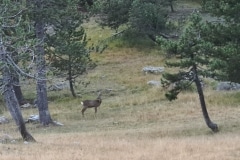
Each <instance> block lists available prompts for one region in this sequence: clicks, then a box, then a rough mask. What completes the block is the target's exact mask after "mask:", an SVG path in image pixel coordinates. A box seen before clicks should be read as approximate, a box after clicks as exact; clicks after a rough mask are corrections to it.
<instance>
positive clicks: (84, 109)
mask: <svg viewBox="0 0 240 160" xmlns="http://www.w3.org/2000/svg"><path fill="white" fill-rule="evenodd" d="M86 109H87V108H85V107H84V108H83V109H82V116H83V117H84V112H85V111H86Z"/></svg>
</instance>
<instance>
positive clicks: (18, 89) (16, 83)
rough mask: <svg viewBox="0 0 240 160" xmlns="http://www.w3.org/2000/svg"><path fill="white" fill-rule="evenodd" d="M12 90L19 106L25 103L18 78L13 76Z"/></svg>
mask: <svg viewBox="0 0 240 160" xmlns="http://www.w3.org/2000/svg"><path fill="white" fill-rule="evenodd" d="M13 89H14V91H15V95H16V97H17V100H18V103H19V104H20V105H23V104H24V103H25V101H24V97H23V94H22V89H21V87H20V85H19V77H18V76H17V77H16V75H14V76H13Z"/></svg>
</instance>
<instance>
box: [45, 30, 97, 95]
mask: <svg viewBox="0 0 240 160" xmlns="http://www.w3.org/2000/svg"><path fill="white" fill-rule="evenodd" d="M62 26H63V25H62ZM67 26H68V25H67ZM67 26H65V27H66V28H64V27H63V28H61V30H59V31H56V34H55V35H53V36H51V37H49V41H48V46H49V56H50V60H51V63H50V65H51V66H52V67H54V68H56V71H55V73H54V74H56V75H61V76H65V77H66V79H67V80H68V81H69V86H70V90H71V93H72V95H73V96H74V97H76V94H75V91H74V82H75V80H76V78H77V77H78V76H80V75H82V74H84V73H86V72H87V70H90V69H93V68H94V67H95V66H96V65H95V63H94V62H92V60H91V59H90V54H89V52H90V50H89V49H87V40H86V34H85V32H84V29H83V28H82V27H78V25H77V26H76V27H78V28H75V27H73V26H74V25H71V27H70V26H68V27H67ZM51 48H54V49H53V50H51Z"/></svg>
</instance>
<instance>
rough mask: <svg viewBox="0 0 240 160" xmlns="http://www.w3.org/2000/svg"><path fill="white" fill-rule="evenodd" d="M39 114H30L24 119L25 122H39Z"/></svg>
mask: <svg viewBox="0 0 240 160" xmlns="http://www.w3.org/2000/svg"><path fill="white" fill-rule="evenodd" d="M39 122H40V120H39V115H30V117H29V118H28V119H27V120H26V121H25V123H39Z"/></svg>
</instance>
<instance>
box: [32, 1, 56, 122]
mask: <svg viewBox="0 0 240 160" xmlns="http://www.w3.org/2000/svg"><path fill="white" fill-rule="evenodd" d="M41 3H42V2H41V1H38V0H36V3H35V5H36V8H37V9H41V8H42V4H41ZM35 34H36V38H37V40H38V44H37V46H36V54H37V59H36V63H37V87H36V88H37V106H38V111H39V118H40V123H41V124H42V125H48V124H49V123H52V118H51V116H50V112H49V110H48V100H47V84H46V66H45V57H44V55H45V51H44V36H45V35H44V23H43V20H42V19H37V20H36V21H35Z"/></svg>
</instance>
